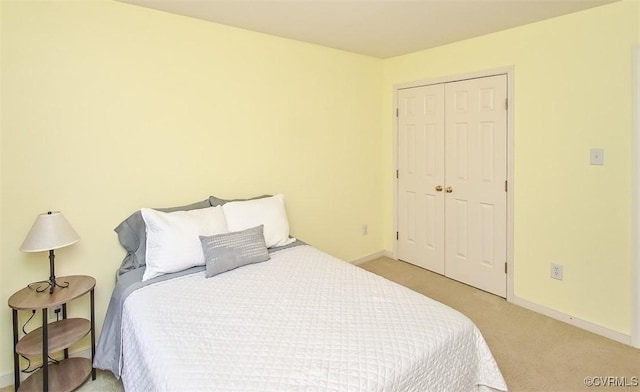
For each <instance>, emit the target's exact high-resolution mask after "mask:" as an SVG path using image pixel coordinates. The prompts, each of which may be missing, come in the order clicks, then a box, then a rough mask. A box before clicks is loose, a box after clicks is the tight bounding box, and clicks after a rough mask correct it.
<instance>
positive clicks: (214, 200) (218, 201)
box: [209, 195, 273, 207]
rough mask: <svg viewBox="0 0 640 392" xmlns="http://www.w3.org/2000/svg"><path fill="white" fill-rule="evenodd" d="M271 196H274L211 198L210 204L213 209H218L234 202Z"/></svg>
mask: <svg viewBox="0 0 640 392" xmlns="http://www.w3.org/2000/svg"><path fill="white" fill-rule="evenodd" d="M271 196H273V195H261V196H256V197H251V198H249V199H221V198H219V197H215V196H209V204H211V205H212V206H213V207H216V206H221V205H224V204H226V203H229V202H232V201H247V200H256V199H264V198H265V197H271Z"/></svg>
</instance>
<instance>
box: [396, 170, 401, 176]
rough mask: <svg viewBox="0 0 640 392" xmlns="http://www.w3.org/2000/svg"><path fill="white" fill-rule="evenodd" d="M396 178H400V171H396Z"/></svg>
mask: <svg viewBox="0 0 640 392" xmlns="http://www.w3.org/2000/svg"><path fill="white" fill-rule="evenodd" d="M396 178H400V170H396Z"/></svg>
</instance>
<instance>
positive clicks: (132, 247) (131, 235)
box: [114, 199, 215, 275]
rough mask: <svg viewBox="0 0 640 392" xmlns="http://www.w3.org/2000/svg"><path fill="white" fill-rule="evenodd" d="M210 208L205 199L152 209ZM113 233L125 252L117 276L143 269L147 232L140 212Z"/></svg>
mask: <svg viewBox="0 0 640 392" xmlns="http://www.w3.org/2000/svg"><path fill="white" fill-rule="evenodd" d="M211 206H212V205H211V204H210V202H209V199H206V200H202V201H198V202H195V203H191V204H188V205H186V206H179V207H169V208H154V210H158V211H162V212H173V211H189V210H198V209H201V208H208V207H211ZM214 206H215V205H214ZM114 231H115V232H116V233H118V240H119V241H120V244H121V245H122V247H123V248H125V249H126V251H127V254H126V256H125V257H124V259H123V260H122V263H121V264H120V269H118V275H122V274H123V273H125V272H127V271H131V270H134V269H137V268H141V267H144V266H145V265H146V262H145V255H146V253H147V231H146V226H145V224H144V219H142V214H141V213H140V211H139V210H138V211H136V212H134V213H133V214H131V215H130V216H129V217H128V218H127V219H125V220H124V221H122V222H121V223H120V224H119V225H118V226H117V227H116V228H115V229H114Z"/></svg>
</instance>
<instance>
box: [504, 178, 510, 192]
mask: <svg viewBox="0 0 640 392" xmlns="http://www.w3.org/2000/svg"><path fill="white" fill-rule="evenodd" d="M507 184H508V182H507V180H504V191H505V192H507V189H509V186H508V185H507Z"/></svg>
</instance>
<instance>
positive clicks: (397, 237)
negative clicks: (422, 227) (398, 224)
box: [396, 231, 400, 241]
mask: <svg viewBox="0 0 640 392" xmlns="http://www.w3.org/2000/svg"><path fill="white" fill-rule="evenodd" d="M399 239H400V232H398V231H396V241H397V240H399Z"/></svg>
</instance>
